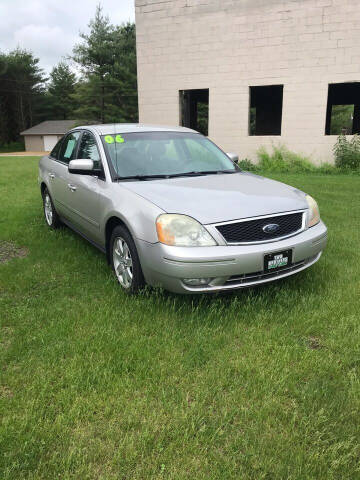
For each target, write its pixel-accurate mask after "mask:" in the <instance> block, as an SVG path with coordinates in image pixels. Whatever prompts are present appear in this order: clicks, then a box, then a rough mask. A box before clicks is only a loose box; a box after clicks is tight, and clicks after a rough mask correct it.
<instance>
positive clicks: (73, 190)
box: [68, 183, 76, 192]
mask: <svg viewBox="0 0 360 480" xmlns="http://www.w3.org/2000/svg"><path fill="white" fill-rule="evenodd" d="M68 187H69V188H70V190H71V191H72V192H76V185H73V184H72V183H68Z"/></svg>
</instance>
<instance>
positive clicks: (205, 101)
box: [179, 88, 209, 136]
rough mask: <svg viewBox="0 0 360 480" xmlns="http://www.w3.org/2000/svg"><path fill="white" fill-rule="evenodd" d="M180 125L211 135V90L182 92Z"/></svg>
mask: <svg viewBox="0 0 360 480" xmlns="http://www.w3.org/2000/svg"><path fill="white" fill-rule="evenodd" d="M179 95H180V124H181V125H182V126H183V127H188V128H192V129H193V130H196V131H198V132H200V133H202V134H203V135H206V136H207V135H208V133H209V89H208V88H203V89H200V90H180V92H179Z"/></svg>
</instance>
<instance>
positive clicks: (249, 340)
mask: <svg viewBox="0 0 360 480" xmlns="http://www.w3.org/2000/svg"><path fill="white" fill-rule="evenodd" d="M0 171H1V176H0V241H8V242H15V243H16V244H17V246H18V247H24V248H26V249H28V252H29V254H28V256H27V257H25V258H14V259H12V260H11V261H9V262H7V263H0V317H1V320H0V323H1V350H0V356H1V382H2V386H1V387H0V418H1V419H2V421H1V430H0V432H1V433H0V453H1V454H0V478H1V479H2V480H7V479H16V480H18V479H36V480H38V479H54V478H61V479H62V480H65V479H141V480H144V479H149V478H151V479H196V480H198V479H206V480H208V479H216V480H217V479H226V480H227V479H241V480H242V479H254V480H259V479H268V480H269V479H281V480H283V479H299V480H300V479H301V480H303V479H314V478H317V479H325V478H326V479H341V480H344V479H352V480H353V479H355V478H360V467H359V465H360V464H359V458H360V444H359V439H360V437H359V426H360V425H359V423H360V422H359V418H360V380H359V372H360V349H359V338H360V322H359V316H360V309H359V273H360V267H359V265H360V256H359V250H360V249H359V191H360V179H359V177H356V176H346V175H329V176H326V175H317V176H316V175H306V174H296V175H295V174H277V175H275V174H272V177H273V178H276V179H280V180H283V181H284V182H287V183H290V184H291V185H294V186H296V187H299V188H301V189H303V190H305V191H306V192H308V193H309V194H311V195H313V196H314V197H315V198H316V199H317V200H318V201H319V204H320V209H321V212H322V217H323V219H324V220H325V222H326V223H327V225H328V228H329V245H328V248H327V250H326V251H325V254H324V255H323V256H322V258H321V260H320V261H319V262H318V263H317V264H316V265H315V266H313V267H312V268H311V269H309V270H307V271H305V272H302V273H300V274H298V275H296V276H293V277H290V278H288V279H286V280H283V281H280V282H277V283H276V282H275V283H273V284H271V285H268V286H263V287H260V288H254V289H249V290H242V291H237V292H235V293H231V294H226V295H218V296H197V297H191V296H188V297H183V296H176V295H172V294H169V293H164V292H160V291H151V290H149V291H147V292H145V293H144V294H142V295H140V296H137V297H134V298H130V297H127V296H126V295H124V294H123V293H122V292H121V291H120V289H119V288H118V286H117V285H116V282H115V280H114V278H113V276H112V273H111V271H110V269H109V267H108V266H107V264H106V261H105V257H104V256H103V255H102V254H101V253H100V252H98V251H97V250H96V249H94V248H93V247H92V246H91V245H89V244H88V243H86V242H85V241H84V240H82V239H81V238H80V237H79V236H77V235H76V234H74V233H72V232H71V231H70V230H68V229H66V228H64V229H61V230H59V231H56V232H54V231H50V230H49V229H48V228H47V227H46V225H45V223H44V221H43V217H42V207H41V200H40V194H39V189H38V186H37V160H36V159H33V158H10V159H7V158H0ZM24 251H26V250H24Z"/></svg>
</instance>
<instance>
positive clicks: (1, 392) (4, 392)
mask: <svg viewBox="0 0 360 480" xmlns="http://www.w3.org/2000/svg"><path fill="white" fill-rule="evenodd" d="M13 396H14V394H13V392H12V391H11V390H10V388H9V387H8V386H6V385H0V398H1V397H3V398H5V397H8V398H11V397H13Z"/></svg>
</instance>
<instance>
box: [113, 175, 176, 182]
mask: <svg viewBox="0 0 360 480" xmlns="http://www.w3.org/2000/svg"><path fill="white" fill-rule="evenodd" d="M156 178H169V175H128V176H125V177H121V176H120V175H117V176H116V177H115V178H114V180H116V181H121V180H149V179H150V180H151V179H156Z"/></svg>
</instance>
